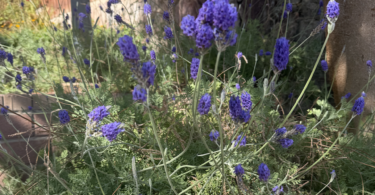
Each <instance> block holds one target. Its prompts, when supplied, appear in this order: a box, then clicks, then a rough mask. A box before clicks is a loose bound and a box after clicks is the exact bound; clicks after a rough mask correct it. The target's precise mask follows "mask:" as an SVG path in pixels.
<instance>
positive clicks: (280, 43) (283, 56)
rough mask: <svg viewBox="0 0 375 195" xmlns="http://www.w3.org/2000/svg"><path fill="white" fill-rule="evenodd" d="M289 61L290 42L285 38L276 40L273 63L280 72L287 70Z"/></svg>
mask: <svg viewBox="0 0 375 195" xmlns="http://www.w3.org/2000/svg"><path fill="white" fill-rule="evenodd" d="M288 61H289V41H288V40H287V39H286V38H285V37H281V38H279V39H277V40H276V45H275V55H274V59H273V63H274V66H275V68H276V69H277V71H278V72H281V71H282V70H284V69H286V65H287V64H288Z"/></svg>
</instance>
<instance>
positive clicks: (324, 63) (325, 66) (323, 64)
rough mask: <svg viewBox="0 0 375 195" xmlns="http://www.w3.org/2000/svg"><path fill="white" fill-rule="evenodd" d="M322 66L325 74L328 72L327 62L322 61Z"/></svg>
mask: <svg viewBox="0 0 375 195" xmlns="http://www.w3.org/2000/svg"><path fill="white" fill-rule="evenodd" d="M320 64H321V65H322V69H323V71H324V72H327V71H328V64H327V61H325V60H322V61H321V62H320Z"/></svg>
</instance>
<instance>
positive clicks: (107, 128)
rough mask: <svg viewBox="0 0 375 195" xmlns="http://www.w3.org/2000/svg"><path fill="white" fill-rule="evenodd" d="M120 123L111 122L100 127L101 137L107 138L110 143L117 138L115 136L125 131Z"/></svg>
mask: <svg viewBox="0 0 375 195" xmlns="http://www.w3.org/2000/svg"><path fill="white" fill-rule="evenodd" d="M122 126H123V125H122V124H121V123H120V122H113V123H109V124H106V125H103V126H102V133H103V136H104V137H106V138H107V140H108V141H110V142H112V141H114V140H115V139H116V138H117V135H118V134H119V133H121V132H124V131H125V129H123V127H122Z"/></svg>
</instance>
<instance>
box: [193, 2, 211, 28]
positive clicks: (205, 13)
mask: <svg viewBox="0 0 375 195" xmlns="http://www.w3.org/2000/svg"><path fill="white" fill-rule="evenodd" d="M213 9H214V5H213V3H212V2H211V1H206V2H204V3H203V5H202V7H201V8H200V9H199V14H198V17H197V19H196V23H197V25H198V24H204V23H209V24H212V23H213V16H214V14H213Z"/></svg>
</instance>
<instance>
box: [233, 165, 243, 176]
mask: <svg viewBox="0 0 375 195" xmlns="http://www.w3.org/2000/svg"><path fill="white" fill-rule="evenodd" d="M234 174H236V175H237V176H238V177H241V176H242V175H243V174H245V170H244V169H243V168H242V166H241V164H238V165H237V166H235V167H234Z"/></svg>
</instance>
